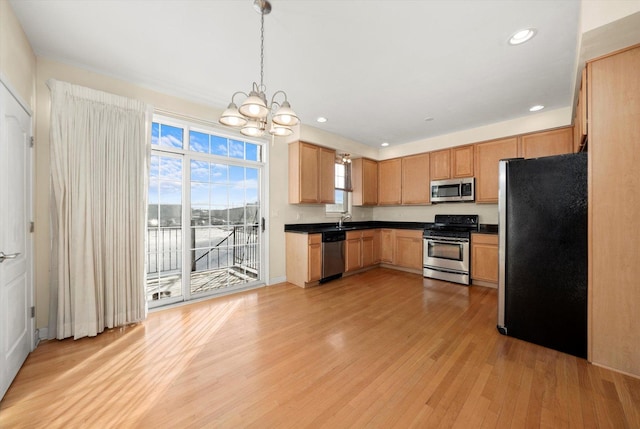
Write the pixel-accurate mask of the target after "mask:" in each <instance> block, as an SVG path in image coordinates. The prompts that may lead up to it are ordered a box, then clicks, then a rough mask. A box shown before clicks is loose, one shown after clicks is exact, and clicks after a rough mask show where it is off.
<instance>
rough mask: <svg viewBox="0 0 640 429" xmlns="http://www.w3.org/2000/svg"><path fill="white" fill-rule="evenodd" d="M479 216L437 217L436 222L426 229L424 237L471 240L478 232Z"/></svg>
mask: <svg viewBox="0 0 640 429" xmlns="http://www.w3.org/2000/svg"><path fill="white" fill-rule="evenodd" d="M478 217H479V216H478V215H436V218H435V222H434V223H433V224H430V225H427V226H426V227H425V229H424V233H423V236H424V237H458V238H469V237H471V233H472V232H475V231H478V228H479V224H478Z"/></svg>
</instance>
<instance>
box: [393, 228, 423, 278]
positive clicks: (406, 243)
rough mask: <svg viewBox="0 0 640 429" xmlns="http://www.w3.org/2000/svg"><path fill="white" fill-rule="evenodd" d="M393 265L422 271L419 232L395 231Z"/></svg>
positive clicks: (420, 233)
mask: <svg viewBox="0 0 640 429" xmlns="http://www.w3.org/2000/svg"><path fill="white" fill-rule="evenodd" d="M393 264H394V265H397V266H399V267H404V268H413V269H422V231H421V230H412V229H397V230H395V242H394V251H393Z"/></svg>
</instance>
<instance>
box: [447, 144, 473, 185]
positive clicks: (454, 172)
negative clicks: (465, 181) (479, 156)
mask: <svg viewBox="0 0 640 429" xmlns="http://www.w3.org/2000/svg"><path fill="white" fill-rule="evenodd" d="M473 159H474V148H473V145H467V146H458V147H454V148H452V149H451V178H458V177H473V170H474V162H473Z"/></svg>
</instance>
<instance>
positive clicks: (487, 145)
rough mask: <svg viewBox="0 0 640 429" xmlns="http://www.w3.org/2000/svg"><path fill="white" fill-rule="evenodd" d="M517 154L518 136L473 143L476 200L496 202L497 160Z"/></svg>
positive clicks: (479, 201)
mask: <svg viewBox="0 0 640 429" xmlns="http://www.w3.org/2000/svg"><path fill="white" fill-rule="evenodd" d="M517 156H518V138H517V137H511V138H507V139H500V140H492V141H488V142H484V143H478V144H476V145H475V155H474V160H475V172H476V189H475V191H476V202H477V203H497V202H498V162H499V161H500V160H501V159H503V158H515V157H517Z"/></svg>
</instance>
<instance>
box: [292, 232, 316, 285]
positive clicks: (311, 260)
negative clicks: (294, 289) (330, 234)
mask: <svg viewBox="0 0 640 429" xmlns="http://www.w3.org/2000/svg"><path fill="white" fill-rule="evenodd" d="M285 245H286V264H287V267H286V273H287V281H288V282H289V283H293V284H294V285H296V286H300V287H307V286H309V285H310V284H312V283H315V282H317V281H318V280H320V279H321V278H322V234H300V233H295V232H287V233H285Z"/></svg>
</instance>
